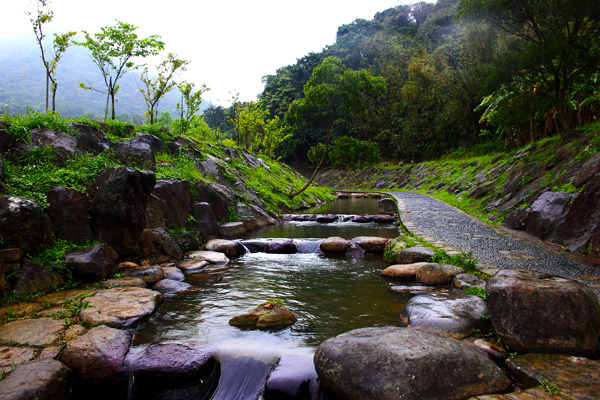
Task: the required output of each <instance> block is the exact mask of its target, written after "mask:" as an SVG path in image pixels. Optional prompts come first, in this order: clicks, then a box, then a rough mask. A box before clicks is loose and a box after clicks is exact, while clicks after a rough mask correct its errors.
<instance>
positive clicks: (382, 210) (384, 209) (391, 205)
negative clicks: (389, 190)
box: [377, 199, 398, 214]
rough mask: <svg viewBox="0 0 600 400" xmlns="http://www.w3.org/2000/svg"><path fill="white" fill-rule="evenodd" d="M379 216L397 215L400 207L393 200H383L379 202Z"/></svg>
mask: <svg viewBox="0 0 600 400" xmlns="http://www.w3.org/2000/svg"><path fill="white" fill-rule="evenodd" d="M377 213H378V214H397V213H398V206H397V205H396V202H395V201H394V200H392V199H381V200H379V201H378V202H377Z"/></svg>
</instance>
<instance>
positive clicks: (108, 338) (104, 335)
mask: <svg viewBox="0 0 600 400" xmlns="http://www.w3.org/2000/svg"><path fill="white" fill-rule="evenodd" d="M131 341H132V334H131V333H129V332H126V331H122V330H119V329H114V328H109V327H108V326H105V325H100V326H97V327H95V328H92V329H90V330H89V331H88V332H87V333H86V334H85V335H81V336H78V337H76V338H75V339H73V340H70V341H69V342H67V345H66V346H65V348H64V349H63V351H62V353H61V356H60V359H61V361H62V362H64V363H65V364H66V365H67V366H68V367H69V368H71V369H72V370H73V371H74V372H75V373H76V374H77V375H78V376H79V379H81V380H82V381H83V382H85V384H86V385H93V387H94V390H98V389H101V390H103V389H112V390H114V389H115V388H119V387H123V386H125V385H126V384H127V381H128V379H129V374H128V371H127V367H126V365H125V357H126V356H127V353H128V352H129V348H130V347H131Z"/></svg>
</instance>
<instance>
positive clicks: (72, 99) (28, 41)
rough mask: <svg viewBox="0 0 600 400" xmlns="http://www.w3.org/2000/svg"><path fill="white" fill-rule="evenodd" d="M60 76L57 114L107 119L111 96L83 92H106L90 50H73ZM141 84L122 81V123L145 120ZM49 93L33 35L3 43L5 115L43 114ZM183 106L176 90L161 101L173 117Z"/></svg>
mask: <svg viewBox="0 0 600 400" xmlns="http://www.w3.org/2000/svg"><path fill="white" fill-rule="evenodd" d="M50 36H51V35H48V37H50ZM138 61H139V60H138ZM56 72H57V81H58V91H57V94H56V109H57V111H58V112H60V114H61V115H63V116H71V117H77V116H82V115H84V114H86V113H89V114H91V115H92V116H98V117H101V116H104V109H105V108H106V95H104V94H102V93H98V92H93V91H89V90H84V89H81V88H80V87H78V84H79V82H83V83H85V84H86V85H88V86H89V85H91V86H93V87H95V88H98V89H100V90H103V89H105V85H104V80H103V79H102V76H101V75H100V71H99V70H98V68H97V67H96V66H95V65H94V63H93V62H92V60H91V59H90V57H89V52H88V50H87V49H84V48H82V47H78V46H73V47H70V48H69V49H67V51H66V52H65V54H64V56H63V58H62V59H61V61H60V62H59V64H58V67H57V71H56ZM138 84H141V83H140V82H139V74H138V73H137V72H136V71H132V72H129V73H127V74H126V75H125V76H124V77H123V78H122V79H120V80H119V85H120V86H121V88H120V90H119V93H118V94H117V100H118V102H117V104H116V106H115V108H116V112H117V117H119V119H125V120H127V119H130V118H136V117H137V118H142V117H143V115H144V112H145V111H146V105H145V103H144V98H143V96H142V94H141V93H140V92H139V88H138ZM45 91H46V76H45V71H44V67H43V65H42V61H41V59H40V50H39V48H38V47H37V43H36V41H35V36H34V35H33V32H32V33H31V34H30V35H20V36H14V37H11V38H8V39H0V111H4V109H5V107H6V106H7V105H8V108H9V110H10V112H11V113H14V112H19V113H24V112H25V111H26V108H27V107H30V108H33V109H36V110H38V111H43V110H44V108H45V102H46V98H45ZM179 101H180V97H179V91H178V90H176V89H175V90H173V91H171V92H170V93H168V94H167V95H166V97H165V98H164V99H163V100H161V102H160V103H159V111H169V112H170V113H171V115H172V116H173V115H174V114H175V105H176V104H177V103H178V102H179ZM209 106H210V103H209V102H205V103H203V104H202V111H203V110H204V109H205V108H207V107H209ZM124 114H127V115H124Z"/></svg>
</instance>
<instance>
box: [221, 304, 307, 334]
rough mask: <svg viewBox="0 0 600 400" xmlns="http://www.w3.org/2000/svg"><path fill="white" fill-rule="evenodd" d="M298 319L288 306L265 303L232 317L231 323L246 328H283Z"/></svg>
mask: <svg viewBox="0 0 600 400" xmlns="http://www.w3.org/2000/svg"><path fill="white" fill-rule="evenodd" d="M297 320H298V319H297V318H296V316H295V315H294V313H293V312H291V311H290V310H289V309H288V308H287V307H285V306H283V305H281V304H271V303H265V304H261V305H260V306H258V307H256V308H254V309H253V310H252V311H250V312H248V313H245V314H240V315H237V316H235V317H233V318H231V319H230V320H229V325H232V326H236V327H239V328H244V329H256V328H258V329H281V328H285V327H288V326H290V325H293V324H294V323H296V321H297Z"/></svg>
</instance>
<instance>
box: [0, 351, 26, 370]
mask: <svg viewBox="0 0 600 400" xmlns="http://www.w3.org/2000/svg"><path fill="white" fill-rule="evenodd" d="M34 355H35V351H34V349H32V348H30V347H6V346H1V347H0V369H3V368H5V367H12V366H15V365H19V364H23V363H25V362H27V361H29V360H31V359H33V357H34Z"/></svg>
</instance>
